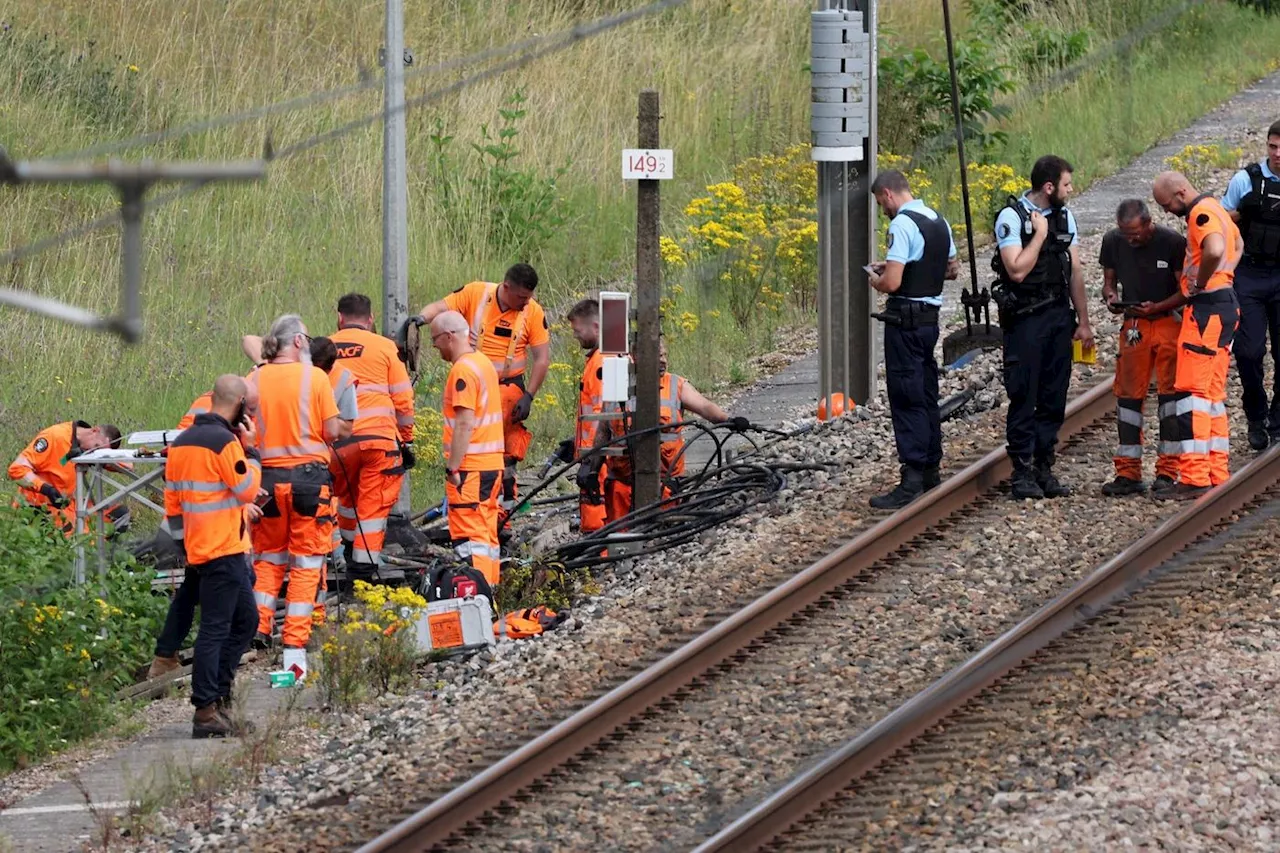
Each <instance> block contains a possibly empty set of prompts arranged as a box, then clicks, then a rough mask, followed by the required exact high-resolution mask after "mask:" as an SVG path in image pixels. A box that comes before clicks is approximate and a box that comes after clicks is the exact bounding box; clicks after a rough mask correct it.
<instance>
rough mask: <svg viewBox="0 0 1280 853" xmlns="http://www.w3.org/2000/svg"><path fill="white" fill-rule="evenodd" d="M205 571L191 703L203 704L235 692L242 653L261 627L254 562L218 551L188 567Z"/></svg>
mask: <svg viewBox="0 0 1280 853" xmlns="http://www.w3.org/2000/svg"><path fill="white" fill-rule="evenodd" d="M192 570H194V571H196V572H198V573H199V575H200V585H199V589H200V633H199V634H197V635H196V656H195V664H194V666H193V667H192V672H191V704H192V705H195V706H196V707H197V708H203V707H204V706H205V705H210V704H212V703H214V702H216V701H217V700H218V699H219V698H227V697H230V696H231V681H232V679H233V678H234V677H235V673H236V667H237V666H238V665H239V664H240V656H241V655H242V654H244V652H245V649H247V648H249V642H250V641H251V640H252V639H253V635H254V632H255V631H257V629H258V606H257V604H256V603H255V602H254V599H253V584H254V576H253V567H252V566H250V564H249V558H248V556H247V555H246V554H231V555H228V556H226V557H219V558H217V559H216V560H210V561H209V562H207V563H202V564H200V565H198V566H192V567H191V569H189V571H192Z"/></svg>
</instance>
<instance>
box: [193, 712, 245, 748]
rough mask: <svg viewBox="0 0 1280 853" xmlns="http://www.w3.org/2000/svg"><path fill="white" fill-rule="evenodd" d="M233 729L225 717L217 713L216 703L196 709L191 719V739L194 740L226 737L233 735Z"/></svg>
mask: <svg viewBox="0 0 1280 853" xmlns="http://www.w3.org/2000/svg"><path fill="white" fill-rule="evenodd" d="M233 734H235V732H234V731H233V727H232V725H231V723H230V722H229V721H228V720H227V718H226V717H224V716H222V714H221V713H219V711H218V705H217V703H210V704H208V705H205V706H204V707H203V708H197V709H196V712H195V714H194V715H193V716H192V717H191V737H192V738H193V739H195V740H199V739H202V738H209V737H227V736H229V735H233Z"/></svg>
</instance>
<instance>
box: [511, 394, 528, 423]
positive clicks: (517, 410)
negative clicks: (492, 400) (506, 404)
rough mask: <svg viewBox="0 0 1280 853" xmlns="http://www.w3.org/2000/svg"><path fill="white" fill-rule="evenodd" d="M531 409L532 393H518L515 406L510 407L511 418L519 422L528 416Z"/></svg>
mask: <svg viewBox="0 0 1280 853" xmlns="http://www.w3.org/2000/svg"><path fill="white" fill-rule="evenodd" d="M532 409H533V395H532V394H530V393H529V392H528V391H525V392H524V393H523V394H521V395H520V399H519V400H516V404H515V406H513V407H512V409H511V420H512V421H514V422H515V423H520V422H521V421H523V420H524V419H525V418H527V417H529V412H530V411H531V410H532Z"/></svg>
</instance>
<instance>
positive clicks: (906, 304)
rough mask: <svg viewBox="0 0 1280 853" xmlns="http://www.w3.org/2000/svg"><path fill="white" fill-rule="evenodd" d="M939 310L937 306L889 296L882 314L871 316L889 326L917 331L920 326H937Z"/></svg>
mask: <svg viewBox="0 0 1280 853" xmlns="http://www.w3.org/2000/svg"><path fill="white" fill-rule="evenodd" d="M941 310H942V309H940V308H939V307H938V306H937V305H929V304H928V303H925V302H917V301H915V300H914V299H907V298H905V297H901V296H898V297H894V296H891V297H889V300H888V302H886V303H885V310H884V312H883V313H880V312H877V313H873V314H872V315H871V316H872V317H874V318H876V319H877V320H879V321H880V322H882V323H887V324H889V325H890V326H899V327H901V328H903V329H918V328H920V327H922V326H936V325H938V315H939V314H940V313H941Z"/></svg>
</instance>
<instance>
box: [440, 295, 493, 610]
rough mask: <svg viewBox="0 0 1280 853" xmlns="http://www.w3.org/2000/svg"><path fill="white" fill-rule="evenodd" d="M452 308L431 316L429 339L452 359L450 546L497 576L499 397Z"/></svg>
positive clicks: (447, 404) (448, 385)
mask: <svg viewBox="0 0 1280 853" xmlns="http://www.w3.org/2000/svg"><path fill="white" fill-rule="evenodd" d="M469 331H470V327H469V326H468V324H467V321H466V318H464V317H463V316H462V315H461V314H459V313H458V312H457V311H452V310H446V311H442V312H440V313H439V314H437V315H436V316H435V319H433V320H432V321H431V344H432V346H434V347H435V348H436V351H437V352H439V353H440V357H441V358H442V359H444V360H445V361H447V362H449V363H450V364H452V365H453V367H451V368H450V369H449V376H448V378H446V379H445V382H444V401H443V403H444V406H443V408H444V436H443V438H444V464H445V485H444V492H445V499H446V501H447V502H448V507H449V535H450V536H451V537H452V539H453V547H454V550H455V551H457V553H458V556H459V557H461V558H462V559H463V560H466V561H468V562H470V563H471V566H472V567H473V568H475V569H476V570H477V571H479V572H480V573H481V574H483V575H484V577H485V580H487V581H488V582H489V586H491V587H496V586H497V585H498V581H499V579H500V566H501V552H500V550H499V547H498V499H499V497H500V495H501V493H502V472H503V458H502V457H503V437H502V397H501V396H500V391H499V386H498V373H497V371H496V370H494V368H493V363H492V362H491V361H490V360H489V359H488V358H487V357H485V356H484V355H481V354H480V353H478V352H476V351H475V348H474V347H473V346H472V345H471V340H470V336H469V334H468V332H469Z"/></svg>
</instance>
